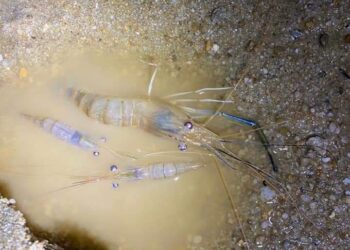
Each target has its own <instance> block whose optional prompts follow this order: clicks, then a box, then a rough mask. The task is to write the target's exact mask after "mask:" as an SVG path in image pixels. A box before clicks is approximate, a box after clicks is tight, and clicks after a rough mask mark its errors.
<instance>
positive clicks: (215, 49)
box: [212, 44, 220, 53]
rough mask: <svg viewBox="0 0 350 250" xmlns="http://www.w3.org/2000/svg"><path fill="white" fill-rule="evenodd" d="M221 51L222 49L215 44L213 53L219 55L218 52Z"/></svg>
mask: <svg viewBox="0 0 350 250" xmlns="http://www.w3.org/2000/svg"><path fill="white" fill-rule="evenodd" d="M219 49H220V47H219V45H217V44H214V45H213V48H212V51H213V52H214V53H217V52H218V51H219Z"/></svg>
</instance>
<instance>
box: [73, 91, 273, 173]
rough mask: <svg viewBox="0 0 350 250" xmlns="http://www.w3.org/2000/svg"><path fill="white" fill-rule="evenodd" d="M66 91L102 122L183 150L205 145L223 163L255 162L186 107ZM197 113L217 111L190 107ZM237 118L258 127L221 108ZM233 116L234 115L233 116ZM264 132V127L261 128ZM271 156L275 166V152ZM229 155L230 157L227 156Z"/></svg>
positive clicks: (230, 116)
mask: <svg viewBox="0 0 350 250" xmlns="http://www.w3.org/2000/svg"><path fill="white" fill-rule="evenodd" d="M67 95H68V97H69V98H70V99H72V100H73V101H74V103H75V104H76V105H77V107H79V109H80V110H82V111H83V112H84V113H85V114H86V115H87V116H88V117H90V118H92V119H95V120H97V121H99V122H101V123H103V124H109V125H113V126H116V127H136V128H140V129H142V130H145V131H147V132H150V133H152V134H154V135H158V136H162V137H167V138H172V139H174V140H176V141H178V143H179V144H178V148H179V150H180V151H185V150H186V149H187V147H188V145H194V146H198V147H201V148H204V149H205V150H206V151H208V152H209V153H210V154H213V155H215V156H216V157H217V158H218V159H219V160H220V161H221V162H222V163H224V165H227V166H229V167H230V168H235V167H234V165H233V164H232V162H231V161H232V160H233V161H234V162H240V163H242V164H244V165H247V166H250V167H251V166H252V164H251V163H250V162H248V161H244V160H242V159H239V158H238V157H237V156H235V155H234V153H232V152H231V151H230V150H229V149H228V147H227V146H226V145H225V144H226V143H227V142H226V141H225V140H222V138H221V137H220V136H219V135H217V134H216V133H214V132H213V131H211V130H209V129H207V128H206V127H205V126H202V125H201V124H199V123H196V122H195V121H194V119H193V118H191V116H190V115H189V112H185V111H186V110H185V108H181V107H179V106H177V105H174V104H172V103H171V102H167V101H166V100H162V99H157V98H136V99H131V98H129V99H128V98H119V97H113V96H103V95H97V94H92V93H87V92H84V91H81V90H76V89H72V88H70V89H68V91H67ZM191 112H192V113H197V114H198V115H203V116H209V115H212V114H214V113H215V112H214V111H213V112H209V111H205V110H195V109H192V110H191ZM220 114H221V115H225V117H228V118H230V119H233V120H235V121H241V122H242V123H249V124H251V126H252V127H259V125H257V123H254V122H253V121H250V120H247V119H243V118H240V117H238V116H233V115H229V114H227V113H224V112H221V113H220ZM232 117H233V118H232ZM258 131H260V132H261V129H258ZM260 135H261V136H260V138H261V139H262V141H263V145H267V139H266V137H265V135H263V134H261V133H260ZM269 156H270V157H269V159H270V160H271V162H272V165H273V166H274V167H275V164H274V162H273V158H272V156H271V155H270V154H269ZM228 158H229V159H228Z"/></svg>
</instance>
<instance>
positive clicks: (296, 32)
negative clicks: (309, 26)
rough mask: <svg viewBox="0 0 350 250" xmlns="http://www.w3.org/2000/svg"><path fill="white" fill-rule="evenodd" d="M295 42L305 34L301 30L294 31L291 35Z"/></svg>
mask: <svg viewBox="0 0 350 250" xmlns="http://www.w3.org/2000/svg"><path fill="white" fill-rule="evenodd" d="M290 34H291V35H292V38H293V40H297V39H299V38H300V37H302V35H303V32H302V31H301V30H299V29H295V30H292V31H291V33H290Z"/></svg>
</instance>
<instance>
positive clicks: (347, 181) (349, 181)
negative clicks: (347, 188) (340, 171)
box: [343, 177, 350, 185]
mask: <svg viewBox="0 0 350 250" xmlns="http://www.w3.org/2000/svg"><path fill="white" fill-rule="evenodd" d="M343 183H344V185H349V184H350V177H347V178H345V179H344V180H343Z"/></svg>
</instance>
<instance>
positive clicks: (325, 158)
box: [322, 157, 331, 163]
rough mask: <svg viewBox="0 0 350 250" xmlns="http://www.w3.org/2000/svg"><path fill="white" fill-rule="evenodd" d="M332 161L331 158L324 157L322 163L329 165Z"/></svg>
mask: <svg viewBox="0 0 350 250" xmlns="http://www.w3.org/2000/svg"><path fill="white" fill-rule="evenodd" d="M330 161H331V158H330V157H323V158H322V162H323V163H328V162H330Z"/></svg>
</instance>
